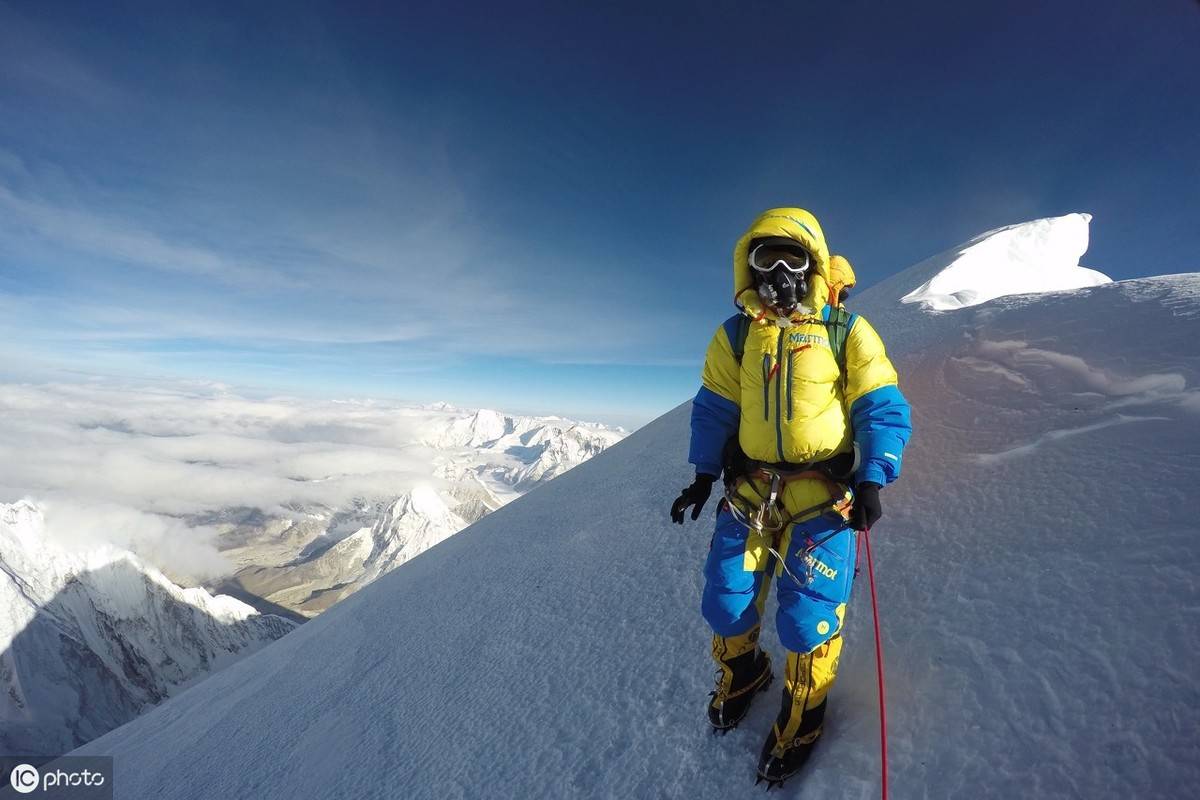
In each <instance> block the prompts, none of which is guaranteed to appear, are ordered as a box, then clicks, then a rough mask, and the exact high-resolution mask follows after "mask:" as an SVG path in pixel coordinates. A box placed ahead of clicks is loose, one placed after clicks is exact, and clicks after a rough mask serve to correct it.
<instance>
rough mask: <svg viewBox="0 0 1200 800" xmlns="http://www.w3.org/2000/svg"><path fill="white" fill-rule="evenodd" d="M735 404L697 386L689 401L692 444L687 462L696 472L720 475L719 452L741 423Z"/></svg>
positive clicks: (738, 410) (703, 387) (704, 387)
mask: <svg viewBox="0 0 1200 800" xmlns="http://www.w3.org/2000/svg"><path fill="white" fill-rule="evenodd" d="M741 416H742V414H741V410H740V409H739V408H738V405H737V403H735V402H733V401H732V400H729V399H727V398H724V397H722V396H721V395H719V394H717V393H716V392H714V391H712V390H711V389H709V388H708V387H706V386H701V387H700V391H698V392H696V398H695V399H694V400H692V443H691V447H690V449H689V452H688V462H689V463H691V464H695V465H696V473H697V474H699V473H705V474H708V475H712V476H714V477H717V476H720V474H721V451H722V450H724V448H725V442H726V441H727V440H728V439H729V437H730V436H733V435H734V434H735V433H737V430H738V424H739V423H740V422H741Z"/></svg>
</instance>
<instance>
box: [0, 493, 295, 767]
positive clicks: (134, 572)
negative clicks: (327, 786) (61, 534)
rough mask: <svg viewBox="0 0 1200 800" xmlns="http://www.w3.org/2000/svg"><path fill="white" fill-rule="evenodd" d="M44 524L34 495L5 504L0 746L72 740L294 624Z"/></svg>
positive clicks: (21, 750) (68, 744) (19, 750)
mask: <svg viewBox="0 0 1200 800" xmlns="http://www.w3.org/2000/svg"><path fill="white" fill-rule="evenodd" d="M44 528H45V521H44V518H43V514H42V511H41V509H39V508H38V507H37V506H35V505H34V504H32V503H29V502H24V501H22V502H18V503H14V504H0V753H13V754H29V755H36V754H46V753H61V752H63V751H64V750H69V749H71V748H73V747H76V746H78V745H80V744H82V743H83V742H85V741H87V740H89V739H91V738H94V737H96V736H99V735H100V734H102V733H104V732H106V731H109V730H111V729H113V728H115V727H117V726H118V725H122V724H124V723H125V722H128V721H129V720H131V719H133V718H134V717H135V716H137V715H138V714H140V713H141V712H142V711H144V710H145V709H146V708H148V707H150V706H151V705H153V704H155V703H157V702H159V701H161V700H162V699H163V698H165V697H168V696H170V695H171V694H173V693H175V692H177V691H179V690H180V689H182V688H184V687H186V686H188V685H190V684H191V683H193V682H195V681H196V680H197V679H199V678H202V677H204V676H205V675H207V674H208V673H210V672H212V671H213V670H215V669H219V668H221V667H222V666H224V665H226V664H227V663H229V662H230V661H232V660H233V659H235V658H237V657H238V656H241V655H245V654H246V653H249V652H253V651H254V650H255V649H257V648H259V647H261V646H262V645H263V644H265V643H267V642H270V641H273V640H275V639H278V638H279V637H281V636H283V635H284V634H285V633H287V632H288V631H290V630H292V628H293V627H294V623H292V622H289V621H287V620H284V619H281V618H280V617H276V616H264V615H260V614H258V613H257V612H256V611H255V610H254V609H252V608H251V607H250V606H248V605H246V604H245V603H242V602H240V601H238V600H235V599H234V598H232V597H225V596H216V597H214V596H212V595H210V594H209V593H208V592H206V591H204V590H203V589H183V588H181V587H179V586H176V585H175V584H173V583H171V582H170V581H169V580H168V579H167V578H166V577H164V576H163V575H162V574H161V573H159V572H158V571H157V570H154V569H153V568H151V567H148V566H146V565H145V564H143V563H142V562H141V561H139V560H138V559H137V558H136V557H135V556H133V555H132V554H130V553H128V552H124V551H121V550H119V549H116V548H113V547H109V546H98V547H95V548H92V549H90V550H83V551H68V550H64V549H63V548H61V547H59V546H58V545H57V544H56V543H55V542H53V541H51V540H49V539H48V538H47V537H46V536H45V532H44Z"/></svg>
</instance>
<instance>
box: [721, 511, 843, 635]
mask: <svg viewBox="0 0 1200 800" xmlns="http://www.w3.org/2000/svg"><path fill="white" fill-rule="evenodd" d="M844 525H845V523H844V522H842V520H841V518H840V517H838V516H836V515H833V514H825V515H822V516H819V517H815V518H813V519H809V520H805V521H804V522H800V523H797V524H794V525H790V526H788V527H787V528H786V529H784V530H783V531H781V532H780V533H779V534H777V535H776V536H775V537H774V538H771V537H770V536H769V535H764V534H759V533H754V532H752V531H751V530H750V529H749V528H747V527H746V526H745V525H743V524H742V523H741V522H739V521H738V520H737V518H736V517H734V515H733V514H731V513H730V512H729V509H728V508H726V507H725V504H722V505H721V509H720V511H719V512H718V513H717V524H716V530H715V531H714V532H713V537H712V544H711V546H710V548H709V551H708V558H707V560H706V562H705V564H704V594H703V598H702V601H701V610H702V612H703V614H704V619H705V620H706V621H707V622H708V624H709V627H711V628H712V630H713V633H715V634H717V635H719V636H737V635H739V634H743V633H746V632H747V631H749V630H751V629H752V628H754V627H755V626H756V625H759V624H760V623H761V621H762V616H763V609H764V607H765V604H766V597H767V594H768V592H769V591H770V585H771V578H772V577H773V575H775V574H777V577H778V584H777V586H778V588H777V590H776V591H777V592H778V597H779V612H778V614H777V615H776V617H775V624H776V628H777V630H778V632H779V640H780V641H781V642H782V643H783V646H784V647H786V648H787V649H788V650H791V651H793V652H796V653H811V652H812V651H813V650H816V649H817V648H818V647H820V646H821V645H822V644H824V643H825V642H827V641H829V640H830V639H831V638H833V637H834V636H836V635H837V634H838V633H840V632H841V629H842V622H843V619H844V618H845V613H846V603H847V602H848V601H849V600H850V589H851V586H852V584H853V583H854V560H855V547H856V541H855V533H854V531H852V530H850V529H849V528H844ZM839 528H844V529H843V530H841V531H840V532H838V533H834V532H835V531H837V530H838V529H839ZM830 534H833V535H832V536H830ZM827 536H828V537H830V538H828V539H825V537H827ZM822 539H825V541H823V542H822V543H821V544H818V545H817V546H816V547H813V548H812V549H811V551H809V550H808V548H809V546H810V545H811V544H812V543H815V542H821V541H822ZM767 544H770V545H771V546H772V547H773V548H774V549H775V550H776V551H777V552H779V553H780V554H781V555H784V556H785V559H786V562H785V563H786V566H787V569H781V568H780V567H779V564H778V560H777V559H776V557H775V556H774V555H773V554H769V553H768V554H767V555H766V557H765V558H757V557H754V556H753V555H752V557H749V558H748V557H747V553H748V551H750V553H751V554H754V553H764V552H766V545H767Z"/></svg>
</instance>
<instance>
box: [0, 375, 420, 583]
mask: <svg viewBox="0 0 1200 800" xmlns="http://www.w3.org/2000/svg"><path fill="white" fill-rule="evenodd" d="M438 413H439V412H434V411H428V410H423V409H417V408H405V407H400V406H395V405H389V404H384V403H378V402H374V401H304V400H299V399H295V398H269V399H252V398H247V397H241V396H238V395H236V394H234V393H232V392H230V391H229V390H228V389H227V388H225V387H223V386H221V385H219V384H217V385H214V384H208V385H203V384H196V385H185V384H180V385H173V386H157V387H153V388H142V387H136V388H135V387H131V386H119V385H113V384H109V383H105V382H101V381H94V382H92V383H88V384H44V385H29V384H0V502H12V501H15V500H18V499H20V498H23V497H29V498H32V499H34V500H35V501H38V502H39V503H42V504H43V505H44V506H45V507H46V511H47V530H48V534H49V535H51V536H53V537H55V538H56V539H58V540H60V541H61V542H62V543H63V544H65V545H67V546H71V547H80V546H86V545H87V543H88V542H92V541H105V542H110V543H112V544H116V545H118V546H121V547H125V548H127V549H130V550H132V551H134V552H136V553H137V554H138V555H140V556H142V557H143V558H144V559H146V560H147V561H149V562H150V563H152V564H155V565H156V566H159V567H160V568H162V569H164V570H166V571H168V572H171V573H173V574H175V575H180V576H188V577H191V578H193V579H195V580H204V579H207V578H211V577H215V576H217V575H220V574H222V573H224V572H225V571H227V570H228V566H229V565H228V564H227V563H226V562H225V560H224V559H223V558H222V557H221V556H220V554H219V553H218V552H217V548H216V544H215V537H216V532H215V530H213V529H212V528H208V527H204V526H198V527H197V526H191V525H189V524H188V523H187V521H186V520H187V518H188V517H189V516H190V515H195V514H200V513H202V512H205V511H210V510H214V509H223V508H231V507H232V508H237V507H251V508H260V509H262V510H263V511H265V512H267V513H275V514H289V513H296V512H297V509H299V508H300V507H304V506H313V505H324V506H330V507H339V506H344V505H346V504H348V503H349V502H350V501H352V500H353V499H355V498H359V497H364V498H372V497H391V496H395V495H397V494H399V493H401V492H403V491H404V490H405V489H407V488H410V487H412V486H413V485H415V484H417V483H418V482H422V481H428V480H429V466H430V464H431V463H432V460H433V451H432V450H431V449H430V448H428V447H426V446H424V445H422V444H419V443H418V442H419V441H420V439H421V436H420V432H421V428H422V426H427V425H428V424H429V422H430V419H431V417H434V416H436V415H437V414H438Z"/></svg>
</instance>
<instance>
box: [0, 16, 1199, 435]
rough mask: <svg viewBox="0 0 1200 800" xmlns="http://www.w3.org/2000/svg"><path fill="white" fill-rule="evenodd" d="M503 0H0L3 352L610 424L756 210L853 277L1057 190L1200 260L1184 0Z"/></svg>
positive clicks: (10, 372)
mask: <svg viewBox="0 0 1200 800" xmlns="http://www.w3.org/2000/svg"><path fill="white" fill-rule="evenodd" d="M240 5H245V6H250V7H249V8H244V7H239V6H240ZM501 5H502V6H503V7H504V10H503V11H502V12H501V11H500V10H499V9H500V8H501V6H495V7H488V6H485V5H483V4H478V5H463V4H450V3H439V4H382V3H381V4H366V3H357V4H334V3H328V4H321V3H286V4H272V3H265V2H264V3H255V4H227V5H226V6H225V7H224V8H223V9H221V10H210V11H196V10H195V9H194V8H191V7H189V5H187V4H180V5H178V6H175V7H172V6H170V5H169V4H163V3H142V4H126V3H105V4H91V3H75V4H61V3H54V2H38V3H5V2H0V336H3V340H4V348H3V350H2V351H0V378H5V379H9V380H13V379H16V380H51V379H53V380H62V379H70V378H81V377H84V376H87V375H96V374H99V375H110V376H116V377H122V376H125V377H136V378H138V379H146V378H162V379H175V378H183V379H201V380H212V381H220V382H224V383H229V384H232V385H234V386H237V387H243V388H244V389H246V390H247V391H263V392H268V391H285V392H291V393H299V394H312V395H319V396H334V397H336V396H364V395H378V396H387V397H393V398H401V399H409V400H413V401H418V402H426V401H432V400H448V401H450V402H454V403H457V404H461V405H465V406H478V405H487V406H492V407H498V408H503V409H506V410H511V411H530V412H548V413H560V414H566V415H573V416H580V417H584V418H590V419H599V420H604V421H612V422H617V423H619V424H625V425H627V426H628V425H636V424H640V423H642V422H645V421H647V420H648V419H650V418H652V417H653V416H656V415H657V414H659V413H661V412H663V411H665V410H667V409H668V408H671V407H673V406H674V405H676V404H678V403H679V402H681V401H683V400H684V399H686V398H687V397H689V396H690V395H691V394H692V393H693V392H694V390H695V386H696V382H697V379H698V372H699V366H700V359H701V357H702V354H703V349H704V346H705V344H706V343H707V340H708V337H709V336H710V335H711V333H712V331H713V329H714V328H715V327H716V325H717V324H718V323H719V322H720V321H721V320H722V319H723V318H724V317H725V316H726V315H727V314H728V313H729V309H730V301H729V288H730V287H729V283H730V265H729V253H730V250H731V247H732V245H733V242H734V239H735V238H736V237H737V236H738V234H739V233H740V232H741V230H742V229H743V228H744V226H745V225H746V224H747V223H748V222H749V221H750V219H752V218H753V216H754V215H755V214H756V213H757V212H758V211H760V210H762V209H763V208H766V207H770V206H774V205H785V204H786V205H801V206H804V207H807V208H809V209H811V210H812V211H814V213H816V214H817V216H818V218H819V219H820V220H821V221H822V223H823V225H824V227H825V230H826V233H827V235H828V237H829V239H830V240H831V243H832V245H833V247H834V249H835V250H837V251H840V252H843V253H845V254H846V255H848V256H849V257H850V259H851V261H852V262H853V263H854V264H855V267H856V269H857V270H858V274H859V278H860V287H866V286H869V285H870V284H872V283H874V282H877V281H878V280H880V279H881V278H883V277H886V276H887V275H889V274H891V273H894V272H895V271H897V270H899V269H902V268H904V267H906V266H908V265H910V264H912V263H914V262H916V261H919V260H920V259H922V258H924V257H926V256H929V255H932V254H933V253H936V252H939V251H941V250H943V249H945V248H947V247H949V246H952V245H954V244H956V243H958V242H960V241H963V240H965V239H967V238H969V237H971V236H973V235H974V234H976V233H979V232H981V231H983V230H986V229H989V228H993V227H997V226H999V225H1005V224H1010V223H1013V222H1019V221H1022V220H1026V219H1032V218H1036V217H1041V216H1049V215H1054V214H1061V213H1066V212H1070V211H1088V212H1091V213H1092V214H1094V215H1095V217H1094V220H1093V224H1092V246H1091V249H1090V251H1089V253H1088V255H1087V256H1086V257H1085V260H1084V263H1085V265H1087V266H1092V267H1095V268H1097V269H1100V270H1102V271H1104V272H1106V273H1108V274H1109V275H1111V276H1113V277H1114V278H1127V277H1135V276H1139V275H1152V274H1161V273H1167V272H1183V271H1193V270H1195V269H1197V259H1196V254H1197V252H1198V251H1200V225H1198V224H1197V222H1196V212H1197V210H1198V209H1200V155H1198V154H1200V89H1197V85H1196V76H1197V75H1200V47H1197V46H1196V43H1197V42H1198V41H1200V6H1198V5H1197V4H1196V3H1194V2H1185V1H1184V0H1165V1H1164V2H1161V3H1153V4H1150V3H1139V2H1101V3H1096V2H1058V3H1033V2H1029V3H1021V2H1018V3H1009V2H1006V3H907V4H888V5H886V6H883V4H869V3H857V2H845V3H826V4H820V5H817V4H801V3H796V4H788V5H787V6H785V5H781V4H777V3H776V4H766V5H753V4H744V3H739V4H732V3H731V4H724V5H710V4H703V3H701V4H697V3H687V4H663V5H661V6H659V7H658V9H659V10H656V11H651V12H647V11H646V10H645V9H644V8H643V7H642V5H641V4H631V5H629V6H628V8H626V9H622V8H621V7H619V6H616V5H606V6H605V8H604V10H584V9H580V8H575V7H574V6H576V5H580V4H571V3H565V4H564V3H555V4H546V5H542V6H536V5H525V4H521V5H516V4H501ZM410 6H411V7H410ZM351 8H352V9H353V10H352V11H351V10H348V9H351ZM489 9H490V10H489ZM634 9H637V10H636V11H635V10H634Z"/></svg>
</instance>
